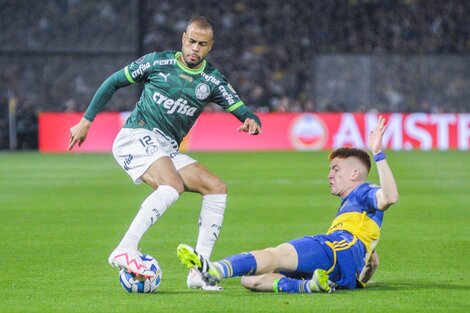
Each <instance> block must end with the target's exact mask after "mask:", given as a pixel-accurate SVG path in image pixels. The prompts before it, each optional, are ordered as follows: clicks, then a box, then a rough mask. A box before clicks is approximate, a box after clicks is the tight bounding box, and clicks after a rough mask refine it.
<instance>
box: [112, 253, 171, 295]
mask: <svg viewBox="0 0 470 313" xmlns="http://www.w3.org/2000/svg"><path fill="white" fill-rule="evenodd" d="M140 257H141V258H142V261H144V264H145V265H146V266H147V267H148V268H149V269H150V270H151V271H153V272H154V273H155V274H156V275H155V277H154V278H152V279H146V278H143V277H140V276H136V275H135V274H133V273H129V272H127V271H126V270H124V269H121V271H120V272H119V281H120V282H121V286H122V287H123V288H124V290H125V291H127V292H131V293H152V292H155V291H156V290H157V289H158V286H160V282H161V281H162V270H161V269H160V265H159V264H158V262H157V260H155V259H154V258H153V257H152V256H150V255H148V254H141V255H140Z"/></svg>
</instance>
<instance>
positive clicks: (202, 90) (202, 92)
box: [194, 83, 211, 100]
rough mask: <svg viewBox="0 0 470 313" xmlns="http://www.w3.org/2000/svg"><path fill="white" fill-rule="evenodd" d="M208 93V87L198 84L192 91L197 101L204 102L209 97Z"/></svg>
mask: <svg viewBox="0 0 470 313" xmlns="http://www.w3.org/2000/svg"><path fill="white" fill-rule="evenodd" d="M210 91H211V90H210V88H209V86H208V85H206V84H204V83H200V84H199V85H197V86H196V89H195V90H194V92H195V94H196V98H198V99H199V100H204V99H206V98H207V97H209V94H210Z"/></svg>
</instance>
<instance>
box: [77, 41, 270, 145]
mask: <svg viewBox="0 0 470 313" xmlns="http://www.w3.org/2000/svg"><path fill="white" fill-rule="evenodd" d="M181 55H182V53H181V52H177V51H169V50H167V51H161V52H154V53H149V54H147V55H145V56H143V57H141V58H140V59H138V60H136V61H134V62H132V63H131V64H130V65H128V66H126V67H125V68H124V69H123V70H121V71H119V72H116V73H115V74H113V75H114V78H113V76H111V77H110V78H108V80H107V81H105V83H103V85H102V86H101V87H100V89H102V88H103V89H104V90H100V89H99V90H98V91H97V95H95V97H94V98H93V100H92V103H91V104H90V106H89V108H88V110H87V112H86V113H85V118H87V119H89V120H93V119H94V117H95V116H96V114H97V113H98V112H99V111H101V109H102V107H103V106H104V104H105V103H106V102H107V101H109V99H110V98H111V96H112V94H114V92H115V90H117V89H118V88H120V87H123V86H127V85H129V84H135V83H143V84H144V90H143V91H142V94H141V96H140V99H139V101H138V102H137V105H136V107H135V109H134V110H133V111H132V113H131V115H130V117H129V118H128V120H127V121H126V123H125V125H124V127H126V128H145V129H148V130H154V129H155V128H157V129H159V130H160V131H162V132H163V133H165V134H166V135H167V136H169V137H170V138H171V139H173V140H175V141H176V142H177V143H178V144H179V143H180V142H181V141H182V140H183V138H184V136H186V134H187V133H188V132H189V130H190V129H191V127H192V126H193V125H194V123H195V121H196V119H197V118H198V116H199V115H200V114H201V112H202V111H203V109H204V107H205V106H206V105H207V104H208V103H210V102H214V103H216V104H218V105H219V106H221V107H222V108H223V109H225V110H226V111H228V112H231V113H232V114H234V115H235V116H236V117H237V118H238V119H239V120H240V121H242V122H243V121H244V120H245V119H246V118H248V117H249V118H253V119H255V120H256V121H257V122H258V124H260V125H261V123H260V120H259V118H258V117H257V116H256V115H254V114H253V113H252V112H251V111H250V110H249V109H248V108H247V107H246V106H245V105H244V103H243V102H242V101H241V100H240V98H239V97H238V95H237V93H236V92H235V90H234V89H233V88H232V86H231V85H230V84H229V82H228V81H227V79H226V78H225V77H224V76H223V75H222V74H221V73H220V72H219V71H218V70H217V69H216V68H215V67H214V66H212V65H211V64H210V63H209V62H206V61H205V60H204V61H203V63H202V66H201V67H200V68H199V69H190V68H188V67H186V66H185V65H184V64H182V63H181V62H180V61H179V60H178V58H179V57H180V56H181ZM112 78H113V79H112ZM124 79H125V81H124ZM108 89H109V90H108ZM106 90H108V93H106ZM100 94H107V95H105V96H101V97H100ZM110 94H111V95H110ZM95 98H96V99H95Z"/></svg>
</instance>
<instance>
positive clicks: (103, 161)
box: [0, 152, 470, 312]
mask: <svg viewBox="0 0 470 313" xmlns="http://www.w3.org/2000/svg"><path fill="white" fill-rule="evenodd" d="M191 155H192V156H193V157H195V158H196V159H198V160H199V161H201V162H202V163H204V164H205V165H206V166H207V167H209V168H210V169H211V170H212V171H213V172H214V173H216V174H217V175H219V176H220V177H222V178H223V179H224V180H225V181H226V182H227V184H228V186H229V205H228V209H227V210H226V215H225V221H224V227H223V229H222V232H221V236H220V239H219V241H218V243H217V245H216V248H215V250H214V253H213V259H218V258H221V257H224V256H228V255H231V254H234V253H238V252H241V251H248V250H252V249H258V248H264V247H268V246H273V245H277V244H279V243H282V242H284V241H287V240H290V239H293V238H296V237H300V236H303V235H307V234H317V233H322V232H324V231H325V230H326V229H327V228H328V226H329V225H330V223H331V221H332V220H333V217H334V215H335V212H336V210H337V207H338V204H339V199H338V198H336V197H333V196H331V195H330V194H329V190H328V183H327V173H328V162H327V153H326V152H313V153H312V152H308V153H307V152H303V153H302V152H276V153H192V154H191ZM388 160H389V163H390V164H391V166H392V169H393V170H394V173H395V176H396V179H397V182H398V186H399V190H400V196H401V198H400V202H399V203H398V204H397V205H395V207H393V208H392V209H391V210H390V211H388V212H387V213H386V216H385V220H384V226H383V228H382V238H381V242H380V244H379V246H378V251H379V255H380V260H381V264H380V268H379V269H378V272H377V273H376V275H375V277H374V278H373V282H372V283H370V284H369V285H368V287H367V288H366V289H364V290H354V291H340V292H337V293H335V294H331V295H328V294H273V293H254V292H250V291H248V290H245V289H244V288H243V287H241V286H240V284H239V279H238V278H234V279H230V280H226V281H224V282H223V286H224V288H225V290H224V291H223V292H220V293H207V292H202V291H199V290H189V289H187V288H186V274H187V271H186V270H185V268H184V267H183V266H182V265H181V264H180V263H179V260H178V259H177V258H176V251H175V250H176V246H177V245H178V244H179V243H181V242H183V243H188V244H191V245H194V244H195V240H196V236H197V218H198V214H199V210H200V197H199V196H198V195H195V194H184V195H183V196H182V197H180V199H179V200H178V202H177V203H176V204H175V205H174V206H173V207H171V208H170V209H169V210H168V211H167V212H166V213H165V215H164V217H163V219H162V220H160V221H159V222H158V223H157V224H156V225H154V226H153V227H152V228H151V229H150V230H149V232H148V233H147V234H146V235H145V236H144V238H143V240H142V242H141V246H142V248H143V251H144V252H146V253H149V254H150V255H152V256H154V257H155V258H157V260H158V261H159V262H160V264H161V266H162V270H163V281H162V284H161V286H160V288H159V290H158V292H157V293H155V294H150V295H135V294H127V293H126V292H124V291H123V289H122V288H121V286H120V284H119V280H118V271H117V270H116V269H114V268H111V267H110V266H109V265H108V264H107V258H108V254H109V253H110V252H111V251H112V249H113V248H114V247H115V245H116V244H117V243H118V242H119V240H120V239H121V237H122V235H123V234H124V232H125V231H126V229H127V227H128V225H129V223H130V222H131V220H132V218H133V217H134V215H135V213H136V211H137V209H138V207H139V205H140V203H141V202H142V201H143V199H144V198H145V197H146V195H147V194H148V193H149V192H150V189H149V187H147V186H135V185H133V184H132V182H131V180H130V179H129V178H128V177H127V176H126V174H125V173H124V172H123V171H122V170H121V169H120V168H119V167H118V165H117V164H116V163H115V161H114V160H113V158H112V156H111V155H108V154H69V155H54V154H37V153H24V154H16V153H15V154H10V153H3V154H0V190H1V191H0V221H1V222H0V223H1V224H0V225H1V236H2V238H1V257H0V276H1V279H0V290H1V292H0V312H139V311H140V312H147V311H150V312H152V311H155V312H417V311H420V312H468V310H469V308H470V297H469V296H468V295H469V294H470V285H469V280H470V273H469V258H470V249H469V247H470V228H469V226H468V223H469V220H470V219H469V218H470V205H469V203H470V194H469V190H470V171H469V169H468V166H469V165H470V154H469V153H468V152H394V153H393V152H389V153H388ZM369 181H371V182H374V183H377V182H378V179H377V172H376V171H375V168H373V170H372V172H371V175H370V179H369Z"/></svg>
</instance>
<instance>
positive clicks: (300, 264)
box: [177, 117, 398, 293]
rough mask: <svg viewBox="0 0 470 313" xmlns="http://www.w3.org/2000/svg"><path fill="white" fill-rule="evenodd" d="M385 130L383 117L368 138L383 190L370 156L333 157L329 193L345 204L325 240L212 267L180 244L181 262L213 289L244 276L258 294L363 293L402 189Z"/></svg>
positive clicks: (346, 151) (298, 242)
mask: <svg viewBox="0 0 470 313" xmlns="http://www.w3.org/2000/svg"><path fill="white" fill-rule="evenodd" d="M385 129H386V125H385V119H384V118H383V117H380V118H379V120H378V124H377V127H376V129H375V130H374V131H372V132H371V134H370V136H369V148H370V151H371V152H372V154H373V158H374V161H375V163H376V165H377V172H378V174H379V179H380V186H375V185H371V184H369V183H367V182H366V179H367V176H368V174H369V170H370V167H371V160H370V157H369V155H368V154H367V152H365V151H363V150H360V149H356V148H339V149H336V150H334V151H333V152H332V153H331V154H330V156H329V160H330V172H329V175H328V178H329V183H330V191H331V193H332V194H333V195H335V196H338V197H340V198H341V204H340V206H339V209H338V211H337V213H336V217H335V218H334V220H333V222H332V223H331V226H330V228H329V229H328V231H327V232H326V234H323V235H316V236H305V237H302V238H297V239H294V240H291V241H289V242H286V243H283V244H281V245H279V246H277V247H274V248H267V249H264V250H257V251H252V252H250V253H241V254H237V255H234V256H231V257H227V258H225V259H222V260H220V261H218V262H209V261H208V260H206V259H205V258H204V257H203V256H201V255H199V254H198V253H197V251H194V249H193V248H192V247H190V246H188V245H185V244H181V245H179V246H178V248H177V254H178V257H179V258H180V259H181V261H182V263H183V264H184V265H186V266H188V267H190V268H194V269H196V270H198V271H200V272H201V276H202V277H203V279H204V280H205V281H206V282H207V283H208V284H213V285H216V284H217V283H218V281H220V280H221V279H224V278H230V277H235V276H243V277H242V280H241V283H242V285H243V286H244V287H246V288H248V289H251V290H255V291H274V292H290V293H304V292H305V293H310V292H331V291H332V290H333V289H332V288H331V286H330V284H329V281H328V280H331V281H332V283H333V284H332V285H333V286H335V287H338V288H348V289H354V288H357V287H364V286H365V283H366V282H367V281H368V280H369V279H370V278H371V277H372V275H373V274H374V272H375V269H376V267H377V265H378V256H377V253H376V252H375V247H376V245H377V243H378V241H379V238H380V228H381V226H382V221H383V217H384V212H385V210H387V209H388V208H389V207H390V206H391V205H393V204H394V203H395V202H397V201H398V189H397V185H396V183H395V179H394V177H393V174H392V171H391V169H390V167H389V165H388V163H387V160H386V158H385V153H384V152H383V151H382V138H383V134H384V132H385ZM302 278H305V279H302Z"/></svg>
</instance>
